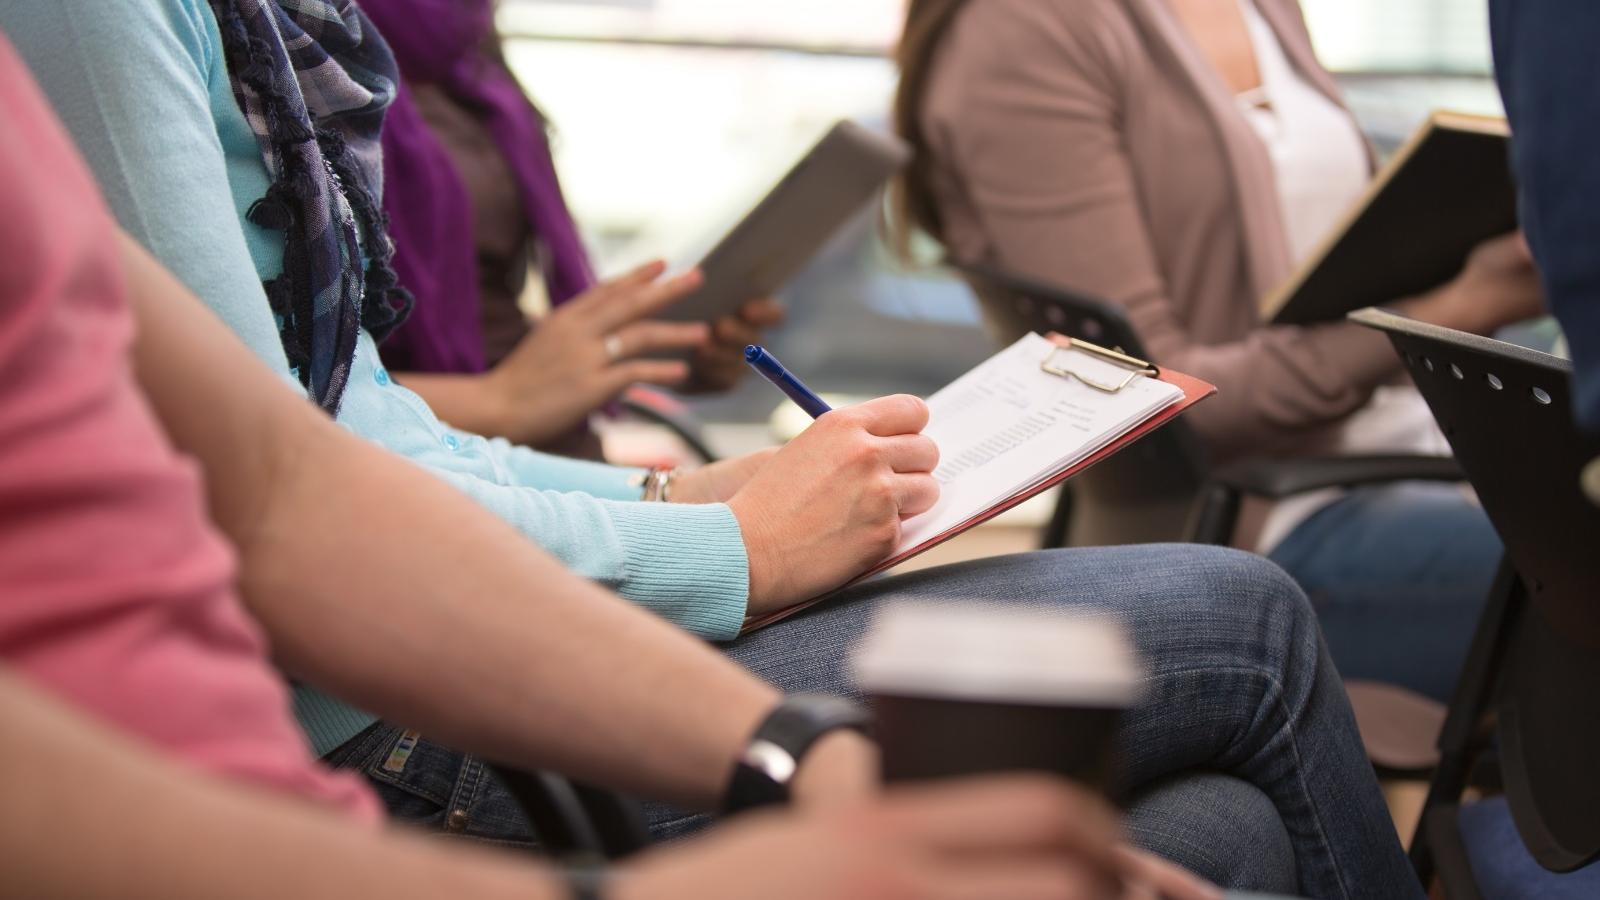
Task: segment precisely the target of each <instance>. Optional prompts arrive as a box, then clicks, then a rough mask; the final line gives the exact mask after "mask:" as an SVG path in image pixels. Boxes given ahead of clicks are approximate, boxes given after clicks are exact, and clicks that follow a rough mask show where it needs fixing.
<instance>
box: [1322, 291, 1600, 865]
mask: <svg viewBox="0 0 1600 900" xmlns="http://www.w3.org/2000/svg"><path fill="white" fill-rule="evenodd" d="M1352 318H1354V319H1355V320H1356V321H1359V322H1362V323H1363V324H1366V325H1370V326H1372V327H1375V328H1379V329H1381V330H1383V331H1384V332H1386V333H1387V334H1388V335H1389V338H1390V340H1391V341H1393V343H1394V345H1395V349H1396V350H1398V351H1399V352H1400V355H1401V357H1402V358H1403V359H1404V360H1405V363H1406V367H1407V369H1408V371H1409V372H1410V374H1411V376H1412V378H1413V380H1415V381H1416V384H1417V388H1418V389H1419V390H1420V391H1421V392H1422V395H1423V397H1424V398H1426V399H1427V401H1428V405H1429V406H1430V407H1431V408H1432V410H1433V414H1434V417H1435V418H1436V419H1437V420H1438V422H1439V425H1440V427H1441V428H1442V429H1443V430H1444V433H1445V436H1446V437H1447V438H1448V439H1449V441H1450V446H1451V448H1452V449H1453V450H1454V451H1455V456H1456V459H1457V461H1458V462H1459V463H1460V464H1461V468H1462V471H1464V472H1465V473H1466V476H1467V479H1468V480H1469V481H1470V482H1471V483H1472V486H1473V487H1474V488H1475V489H1476V491H1477V493H1478V497H1479V499H1480V500H1481V502H1482V503H1483V508H1484V511H1485V512H1486V513H1487V514H1488V516H1489V519H1490V521H1492V522H1493V523H1494V526H1495V529H1496V530H1497V531H1498V532H1499V534H1500V537H1501V540H1502V541H1503V542H1504V543H1505V548H1506V557H1507V559H1508V560H1509V561H1510V563H1511V565H1512V566H1513V567H1514V568H1515V570H1516V572H1517V574H1518V575H1519V576H1520V580H1521V593H1522V596H1524V597H1525V598H1526V602H1525V604H1524V605H1523V612H1522V613H1521V614H1520V615H1518V616H1517V617H1516V620H1515V621H1514V623H1513V625H1512V627H1511V629H1510V630H1509V633H1508V634H1507V635H1506V636H1505V637H1506V642H1507V643H1506V654H1507V655H1506V662H1505V668H1504V670H1503V671H1504V674H1503V681H1502V684H1501V686H1500V693H1499V695H1498V697H1497V699H1496V701H1495V712H1496V727H1497V729H1498V733H1499V737H1500V744H1501V757H1502V763H1503V766H1502V768H1503V774H1504V779H1505V784H1506V794H1507V799H1508V800H1509V803H1510V806H1511V810H1512V815H1513V817H1514V818H1515V820H1516V823H1517V829H1518V832H1519V833H1520V834H1521V835H1522V838H1523V841H1524V842H1525V843H1526V844H1527V845H1528V850H1529V851H1530V852H1531V853H1532V854H1533V856H1534V858H1535V859H1537V860H1538V861H1539V862H1540V864H1542V865H1544V866H1545V867H1546V868H1548V869H1551V870H1553V871H1570V870H1571V869H1574V868H1576V867H1578V866H1580V865H1583V864H1584V863H1586V862H1588V861H1590V860H1593V859H1596V858H1600V690H1597V688H1600V508H1596V507H1595V506H1594V505H1592V504H1590V503H1588V502H1587V501H1586V500H1585V498H1584V496H1583V493H1582V491H1581V489H1580V477H1581V476H1580V473H1581V470H1582V469H1583V467H1584V465H1585V464H1586V463H1587V462H1588V461H1589V460H1591V459H1593V458H1595V456H1596V455H1597V454H1600V440H1596V439H1594V438H1586V437H1584V436H1583V435H1582V434H1581V433H1579V431H1578V430H1577V428H1576V427H1575V426H1574V424H1573V419H1572V412H1571V411H1572V406H1571V402H1572V397H1571V387H1570V382H1571V366H1570V364H1568V363H1566V362H1565V361H1563V360H1560V359H1557V358H1555V357H1552V356H1547V355H1545V354H1543V353H1537V352H1534V351H1532V350H1526V349H1524V348H1522V347H1517V346H1515V345H1511V344H1505V343H1502V342H1499V341H1494V340H1490V339H1488V338H1481V337H1477V336H1475V335H1467V334H1462V333H1460V332H1456V331H1451V330H1450V329H1446V328H1439V327H1437V326H1433V325H1428V324H1426V323H1421V322H1414V321H1412V320H1410V319H1406V318H1404V317H1402V316H1397V315H1394V314H1391V313H1386V312H1382V311H1379V310H1365V311H1362V312H1360V313H1356V314H1355V315H1354V316H1352Z"/></svg>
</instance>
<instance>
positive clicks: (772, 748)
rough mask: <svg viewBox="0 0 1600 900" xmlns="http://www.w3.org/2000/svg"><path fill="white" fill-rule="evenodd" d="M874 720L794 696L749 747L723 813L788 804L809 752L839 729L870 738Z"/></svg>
mask: <svg viewBox="0 0 1600 900" xmlns="http://www.w3.org/2000/svg"><path fill="white" fill-rule="evenodd" d="M871 724H872V717H871V715H870V714H868V712H867V711H866V710H865V709H863V708H861V707H860V706H857V705H856V704H854V703H851V702H850V701H849V700H845V699H844V698H842V697H832V696H828V695H825V694H792V695H790V696H788V697H785V698H784V700H783V702H782V703H779V704H778V707H777V708H776V709H774V710H773V711H772V712H771V714H769V715H768V716H767V718H766V719H765V720H763V721H762V723H761V726H760V727H759V728H757V729H756V733H755V734H753V735H751V737H750V741H749V743H747V744H745V748H744V752H742V753H740V754H739V761H738V763H737V764H736V765H735V766H734V768H733V778H732V779H730V780H729V782H728V790H727V793H726V794H725V795H724V796H723V799H722V811H723V812H724V813H736V812H742V811H744V810H747V809H756V808H758V807H762V806H772V805H775V804H782V803H787V802H789V786H790V782H791V781H793V780H794V776H795V773H796V772H798V771H799V770H800V763H801V761H802V760H803V759H804V758H805V755H806V751H808V750H810V749H811V746H812V745H813V744H815V743H816V742H817V741H818V740H819V739H820V738H821V737H822V736H823V735H826V734H828V733H829V732H832V731H838V730H840V729H849V730H851V731H858V732H860V733H862V734H867V733H868V732H869V729H870V726H871Z"/></svg>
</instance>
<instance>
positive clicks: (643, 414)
mask: <svg viewBox="0 0 1600 900" xmlns="http://www.w3.org/2000/svg"><path fill="white" fill-rule="evenodd" d="M619 405H620V406H621V407H622V408H623V409H624V410H625V411H627V412H629V413H631V414H633V415H635V416H638V417H639V418H641V419H644V420H645V421H647V422H653V423H655V424H657V425H660V426H662V427H663V428H666V429H667V430H668V431H670V432H672V433H673V434H674V435H677V437H678V439H679V440H681V441H683V442H684V443H685V444H687V445H688V447H689V449H690V451H692V452H693V453H694V454H695V455H696V456H698V457H700V459H701V461H702V462H708V463H713V462H716V461H717V454H716V453H714V452H712V450H711V445H710V443H708V442H707V440H706V435H705V426H704V425H702V424H701V423H700V420H699V419H698V418H696V417H695V414H694V413H693V412H691V411H690V410H689V408H688V407H687V406H684V405H683V404H682V403H679V402H678V401H676V400H674V399H673V398H671V397H669V396H667V395H666V394H662V393H660V392H657V391H651V390H647V389H645V388H641V387H633V388H629V389H628V392H627V393H626V394H624V395H623V396H622V399H621V401H619Z"/></svg>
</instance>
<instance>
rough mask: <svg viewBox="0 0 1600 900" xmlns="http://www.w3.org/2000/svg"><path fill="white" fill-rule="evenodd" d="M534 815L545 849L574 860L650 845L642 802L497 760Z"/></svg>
mask: <svg viewBox="0 0 1600 900" xmlns="http://www.w3.org/2000/svg"><path fill="white" fill-rule="evenodd" d="M492 768H493V770H494V774H495V776H496V777H498V778H499V779H500V781H501V782H502V783H503V784H504V785H505V786H506V789H507V790H508V791H510V792H511V796H512V797H514V798H516V801H517V805H518V806H520V807H522V812H523V814H524V815H526V816H527V817H528V824H529V826H530V827H531V828H532V830H533V835H534V840H535V842H536V844H537V846H538V851H539V853H540V855H542V856H546V857H549V858H550V859H552V860H554V861H556V862H560V863H566V864H571V865H595V864H598V863H603V862H610V861H615V860H620V859H624V858H626V857H628V856H631V855H633V854H634V853H637V852H639V851H640V850H643V849H644V848H646V847H648V846H649V845H650V833H649V830H648V829H646V828H645V824H644V816H643V813H642V811H641V810H640V808H639V805H638V803H636V802H635V801H634V800H632V799H631V798H629V797H625V796H623V795H621V794H617V793H614V792H611V791H607V790H603V789H600V788H595V787H590V786H588V785H584V784H579V783H577V782H574V781H569V780H568V779H566V778H564V777H562V776H560V775H556V774H553V773H550V772H523V771H519V770H516V769H511V768H508V767H505V766H493V767H492Z"/></svg>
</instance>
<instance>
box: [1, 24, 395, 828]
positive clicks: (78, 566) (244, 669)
mask: <svg viewBox="0 0 1600 900" xmlns="http://www.w3.org/2000/svg"><path fill="white" fill-rule="evenodd" d="M0 123H4V125H3V126H0V665H4V666H6V667H7V668H10V669H13V670H15V671H18V672H21V673H22V674H23V675H24V677H26V678H28V679H29V680H31V681H32V682H34V683H35V684H37V685H39V686H41V687H43V688H45V689H46V690H48V691H51V692H53V693H54V694H56V695H57V696H59V697H61V698H63V699H64V700H66V701H68V702H69V703H71V704H73V705H74V706H77V707H79V708H81V709H83V710H85V711H87V712H88V713H90V714H92V715H94V716H96V717H98V718H100V719H102V720H104V721H106V722H108V723H110V724H112V725H114V726H116V727H118V728H120V729H122V730H124V731H126V732H129V733H131V734H133V735H136V736H138V737H139V738H142V739H143V740H144V741H146V742H148V743H150V744H153V745H155V746H157V747H158V748H160V749H162V750H164V751H165V752H167V753H170V754H172V755H174V756H178V757H181V758H182V759H184V760H186V761H187V762H189V763H192V764H194V765H197V766H200V767H202V768H204V769H207V770H210V771H213V772H217V773H221V774H224V775H227V776H230V777H233V778H238V779H242V780H245V781H249V782H254V783H256V784H261V785H266V786H269V787H271V788H274V789H277V790H281V791H286V792H289V793H293V794H297V795H301V796H304V797H307V798H310V799H312V800H315V801H317V802H320V803H322V804H325V805H328V806H332V807H336V808H338V809H340V810H342V811H344V812H346V813H348V814H350V815H353V816H355V817H357V818H359V819H361V820H363V821H367V822H376V821H378V820H379V819H380V817H381V814H380V811H379V807H378V804H377V801H376V799H375V798H374V797H373V796H372V795H371V794H370V793H369V792H368V791H367V790H366V789H365V788H364V786H363V785H362V784H361V783H360V782H359V781H358V780H356V779H355V778H353V777H351V776H349V775H335V774H333V773H332V772H329V771H327V770H326V769H324V768H322V767H321V766H320V765H319V764H318V763H317V762H316V761H315V760H314V759H313V758H312V756H311V753H310V750H309V748H308V747H307V745H306V741H305V738H304V736H303V735H302V734H301V733H300V731H299V729H298V728H297V727H296V725H295V723H294V720H293V718H292V717H291V715H290V712H289V702H288V695H287V692H286V690H285V687H284V685H283V683H282V682H281V681H280V680H279V679H278V677H277V676H276V674H275V673H274V671H273V670H272V669H271V668H270V666H269V665H268V662H267V648H266V641H265V639H264V637H263V635H262V634H261V632H260V631H259V630H258V629H257V627H256V625H255V623H254V622H253V621H252V620H251V619H250V618H249V616H248V615H247V613H246V612H245V610H244V607H243V606H242V604H241V603H240V600H239V597H238V594H237V593H236V591H235V588H234V585H233V578H234V562H233V557H232V554H231V553H230V550H229V548H228V546H227V545H226V544H225V543H224V542H223V539H222V537H221V536H220V535H219V534H218V533H217V531H216V530H215V529H214V528H213V527H212V525H211V524H210V522H209V521H208V520H207V518H206V512H205V506H204V497H203V494H202V488H201V481H200V477H199V473H198V471H197V467H196V466H195V464H194V463H193V462H192V461H191V460H189V459H186V458H184V457H183V456H180V455H179V454H178V453H177V452H176V451H175V450H174V449H173V448H172V447H171V445H170V444H168V442H167V440H166V437H165V436H164V435H163V434H162V432H161V430H160V427H159V426H158V424H157V422H156V420H155V417H154V415H153V414H152V413H151V410H150V409H149V407H148V406H147V405H146V404H145V402H144V399H143V398H142V396H141V395H140V393H139V391H138V388H137V385H136V384H135V381H134V379H133V374H132V371H131V368H130V364H129V358H128V348H129V344H130V340H131V338H132V335H133V319H132V315H131V313H130V310H129V308H128V304H127V298H126V296H125V289H124V285H123V281H122V274H121V272H120V270H119V268H118V264H117V249H116V242H115V235H114V232H113V228H114V225H113V222H112V220H111V218H110V215H109V213H107V212H106V209H105V207H104V206H103V205H102V203H101V201H100V198H99V195H98V194H97V192H96V190H95V187H94V183H93V182H92V181H91V180H90V177H89V175H88V173H87V171H86V170H85V168H84V166H83V164H82V162H81V161H80V160H79V159H78V156H77V154H76V151H75V150H74V149H73V147H72V145H71V144H70V142H69V141H68V139H67V137H66V135H65V133H64V132H63V131H62V129H61V127H60V126H59V124H58V123H57V122H56V120H55V118H54V117H53V115H52V114H51V112H50V110H49V108H48V107H47V106H46V104H45V101H44V98H43V97H42V96H41V95H40V94H39V92H38V89H37V87H36V86H35V85H34V83H33V80H32V78H31V77H30V76H29V75H28V73H27V70H26V69H25V68H24V67H23V65H22V63H21V62H20V61H19V60H18V58H17V56H16V53H15V51H14V50H13V49H12V47H11V45H10V44H9V43H8V42H6V40H5V38H4V36H0ZM151 127H157V124H156V123H151ZM241 353H243V350H242V349H241Z"/></svg>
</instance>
